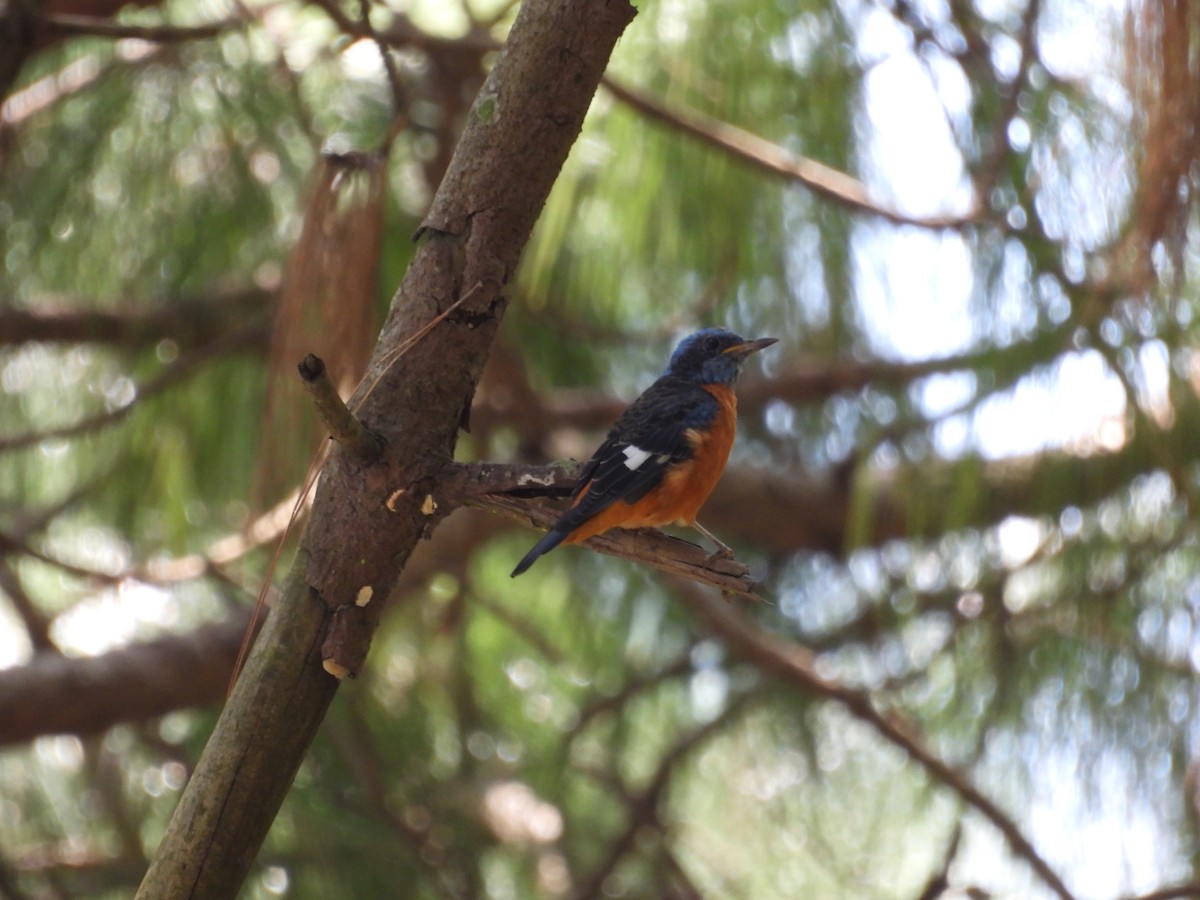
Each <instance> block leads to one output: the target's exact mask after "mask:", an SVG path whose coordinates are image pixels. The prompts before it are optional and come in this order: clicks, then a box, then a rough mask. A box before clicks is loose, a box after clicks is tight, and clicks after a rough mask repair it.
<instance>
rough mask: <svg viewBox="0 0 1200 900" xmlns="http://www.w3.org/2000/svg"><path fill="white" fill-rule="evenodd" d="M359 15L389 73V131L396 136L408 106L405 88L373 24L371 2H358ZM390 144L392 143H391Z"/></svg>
mask: <svg viewBox="0 0 1200 900" xmlns="http://www.w3.org/2000/svg"><path fill="white" fill-rule="evenodd" d="M358 10H359V15H360V16H361V17H362V27H363V29H364V30H365V31H366V33H367V34H368V35H370V37H371V40H372V41H374V42H375V46H376V47H378V48H379V56H380V58H381V59H382V60H383V69H384V71H385V72H386V73H387V78H388V86H389V87H390V88H391V90H392V120H393V126H392V128H391V129H390V130H389V134H392V135H394V134H396V133H397V132H398V129H397V127H396V124H395V123H397V122H400V121H402V120H403V119H404V118H406V117H405V114H404V108H405V106H406V105H407V104H406V102H405V97H404V88H403V86H402V85H401V84H400V73H399V72H398V71H397V70H396V61H395V60H394V59H392V51H391V48H390V47H388V45H387V42H386V41H385V40H384V39H383V37H382V36H381V35H380V34H379V32H378V31H376V30H375V26H374V25H372V24H371V0H358ZM389 144H390V141H389Z"/></svg>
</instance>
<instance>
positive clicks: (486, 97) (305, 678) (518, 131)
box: [138, 0, 634, 900]
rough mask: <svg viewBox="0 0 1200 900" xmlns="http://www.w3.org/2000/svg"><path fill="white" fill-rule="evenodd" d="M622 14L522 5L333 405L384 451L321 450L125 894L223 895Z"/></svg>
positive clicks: (484, 346)
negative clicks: (290, 545)
mask: <svg viewBox="0 0 1200 900" xmlns="http://www.w3.org/2000/svg"><path fill="white" fill-rule="evenodd" d="M633 15H634V10H633V9H632V8H631V7H630V6H629V5H628V4H626V3H624V2H620V0H609V2H606V3H594V2H588V3H581V2H575V3H561V2H557V0H526V2H525V3H524V4H523V5H522V7H521V10H520V12H519V13H518V15H517V19H516V22H515V23H514V24H513V27H512V30H511V32H510V35H509V40H508V43H507V45H506V47H505V49H504V51H503V52H502V53H501V54H500V56H499V58H498V59H497V61H496V63H495V66H494V68H493V69H492V71H491V74H490V75H489V76H488V78H487V80H486V82H485V83H484V86H483V88H482V89H481V91H480V94H479V97H478V99H477V100H476V102H475V105H474V107H473V108H472V112H471V114H470V116H469V117H468V121H467V125H466V130H465V131H464V133H463V136H462V138H461V140H460V141H459V144H458V147H457V149H456V151H455V154H454V158H453V160H452V161H451V165H450V168H449V170H448V171H447V174H446V177H445V179H444V180H443V182H442V185H441V187H440V188H439V189H438V192H437V194H436V196H435V197H434V200H433V205H432V208H431V210H430V212H429V215H428V216H427V218H426V220H425V223H424V225H423V227H422V234H423V235H424V237H423V239H422V241H421V243H420V246H419V247H418V248H417V250H416V253H415V255H414V257H413V261H412V263H411V265H410V266H409V269H408V271H407V273H406V274H405V277H404V281H403V283H402V284H401V286H400V289H399V291H398V292H397V294H396V296H395V298H394V299H393V301H392V307H391V311H390V314H389V316H388V320H387V323H386V324H385V326H384V329H383V333H382V334H381V336H380V341H379V344H378V345H377V347H376V350H375V353H374V356H373V358H372V360H371V362H370V364H369V365H368V369H367V375H366V377H365V379H364V382H363V385H362V386H361V387H360V389H359V391H358V392H356V394H355V396H354V397H353V398H352V399H351V402H350V404H349V406H350V408H351V409H352V410H353V411H354V413H355V415H356V416H357V417H358V418H359V419H360V420H361V421H362V422H363V423H364V425H366V426H367V427H368V428H370V429H371V430H372V431H373V432H375V433H377V434H380V435H381V436H382V437H383V438H384V439H385V441H386V446H385V451H384V455H383V457H382V458H381V460H380V461H379V462H378V463H376V464H375V465H373V466H370V467H368V468H366V469H363V468H362V467H361V466H358V465H355V464H353V462H352V461H351V460H349V459H348V458H347V457H346V455H345V454H344V453H342V452H341V451H340V450H339V449H337V448H335V449H334V451H333V452H332V453H331V455H330V459H329V461H328V462H327V463H326V465H325V467H324V469H323V472H322V478H321V482H320V484H319V485H318V487H317V493H316V498H315V500H314V504H313V512H312V517H311V519H310V522H309V526H308V528H307V530H306V533H305V535H304V538H303V539H302V542H301V548H300V550H299V551H298V553H297V555H296V560H295V562H294V564H293V567H292V571H291V574H290V576H289V578H288V580H287V583H286V585H285V587H284V591H283V596H282V597H281V599H280V600H279V601H278V602H277V603H276V604H275V606H274V607H273V609H272V612H271V615H270V616H269V618H268V620H267V623H266V625H265V626H264V630H263V634H262V636H261V637H260V639H259V640H258V641H257V642H256V644H255V648H254V651H253V652H252V653H251V655H250V658H249V660H248V662H247V664H246V669H245V671H244V673H243V675H242V677H241V678H240V679H239V681H238V683H237V685H236V687H235V688H234V692H233V695H232V696H231V698H230V701H229V703H228V705H227V706H226V708H225V710H224V712H223V713H222V715H221V718H220V720H219V721H218V723H217V727H216V730H215V731H214V732H213V735H212V737H211V738H210V740H209V743H208V746H207V747H206V748H205V751H204V754H203V756H202V757H201V759H200V763H199V765H198V766H197V768H196V771H195V773H194V774H193V776H192V779H191V781H190V782H189V783H188V786H187V788H186V790H185V791H184V794H183V797H182V798H181V799H180V802H179V806H178V807H177V808H176V810H175V814H174V815H173V816H172V818H171V822H170V824H169V825H168V827H167V831H166V834H165V836H164V837H163V841H162V844H161V845H160V847H159V849H158V852H157V854H156V855H155V858H154V861H153V862H152V863H151V865H150V869H149V871H148V872H147V873H146V877H145V879H144V880H143V882H142V885H141V888H140V889H139V892H138V897H141V898H143V900H150V898H153V900H157V898H160V897H171V898H173V900H175V898H179V900H182V898H186V897H225V896H233V895H234V894H236V893H237V890H238V887H239V886H240V885H241V883H242V881H243V880H244V878H245V875H246V873H247V872H248V871H249V869H250V866H251V864H252V863H253V861H254V858H255V856H256V855H257V854H258V850H259V848H260V846H261V845H262V841H263V838H264V837H265V836H266V833H267V830H268V829H269V827H270V825H271V822H272V820H273V819H274V817H275V814H276V812H277V811H278V809H279V805H280V804H281V803H282V801H283V798H284V796H285V794H286V793H287V791H288V789H289V787H290V785H291V782H292V779H293V777H294V776H295V773H296V770H297V769H298V767H299V765H300V762H301V760H302V759H303V756H304V753H305V751H306V749H307V747H308V745H309V743H310V742H311V740H312V738H313V736H314V734H315V733H316V730H317V728H318V727H319V726H320V723H321V721H322V719H323V717H324V715H325V711H326V709H327V708H328V706H329V703H330V702H331V701H332V699H333V696H334V693H335V691H336V687H337V685H338V684H339V682H338V681H337V680H336V679H334V678H330V677H329V675H327V674H326V673H325V671H324V670H323V669H322V666H321V647H322V644H323V642H324V641H325V640H326V637H327V635H328V633H329V630H330V628H331V627H332V625H333V622H334V618H335V615H336V616H337V617H338V618H339V619H342V620H348V621H349V622H351V623H352V625H353V627H354V628H356V629H357V635H358V638H359V640H360V644H359V648H358V649H359V651H360V652H361V654H364V655H365V653H366V649H367V647H368V646H369V642H370V637H371V635H372V634H373V632H374V629H375V627H376V626H377V624H378V621H379V616H380V614H381V612H382V608H383V606H384V602H383V601H384V600H385V599H386V598H387V597H388V596H389V594H390V593H391V592H392V590H393V589H394V587H395V584H396V582H397V579H398V578H399V576H400V573H401V572H402V570H403V569H404V566H405V564H406V562H407V560H408V558H409V555H410V554H411V553H412V550H413V548H414V547H415V546H416V544H417V542H418V541H419V540H420V539H421V537H422V536H425V535H427V534H428V532H429V531H430V530H432V529H433V528H434V527H435V526H436V525H437V524H438V522H439V521H440V520H441V518H442V517H443V516H444V515H445V512H444V511H442V512H439V511H438V509H437V506H436V504H433V505H431V503H432V498H431V489H432V488H433V487H434V486H435V485H436V483H437V474H438V472H439V471H440V470H441V469H442V467H443V466H444V465H445V461H446V460H447V459H450V458H452V456H453V451H454V445H455V442H456V439H457V435H458V429H459V425H460V423H461V422H462V421H463V419H464V417H465V412H466V410H468V409H469V407H470V398H471V395H472V393H473V392H474V388H475V385H476V384H477V383H478V380H479V376H480V373H481V371H482V368H483V363H484V361H485V360H486V359H487V355H488V350H489V348H490V345H491V342H492V340H493V338H494V336H495V334H496V331H497V329H498V328H499V324H500V320H501V318H502V316H503V313H504V308H505V300H504V298H503V297H502V296H501V294H500V289H501V287H502V285H503V284H504V283H506V282H507V280H508V278H509V277H510V276H511V274H512V273H513V272H514V271H515V270H516V266H517V263H518V261H519V259H520V255H521V250H522V249H523V247H524V244H525V242H526V240H527V239H528V237H529V233H530V231H531V229H532V227H533V224H534V221H535V220H536V219H537V216H538V214H539V213H540V211H541V209H542V206H543V205H544V204H545V201H546V197H547V195H548V194H549V191H550V188H551V186H552V185H553V183H554V180H555V178H556V177H557V174H558V171H559V169H560V168H561V166H562V164H563V162H564V161H565V159H566V156H567V153H568V151H569V150H570V148H571V146H572V144H573V143H574V141H575V139H576V137H577V136H578V134H579V131H580V128H581V127H582V124H583V118H584V115H585V113H586V112H587V108H588V105H589V104H590V101H591V99H592V96H593V94H594V92H595V90H596V86H597V85H598V84H599V80H600V76H601V74H602V72H603V70H604V67H605V66H606V65H607V63H608V58H609V55H610V54H611V52H612V49H613V46H614V45H615V43H616V41H617V38H618V37H619V36H620V35H621V33H622V32H623V30H624V28H625V26H626V25H627V24H628V22H629V21H630V20H631V19H632V18H633ZM472 285H483V286H484V287H483V289H481V290H478V291H476V290H475V289H474V288H470V286H472ZM468 288H470V290H469V291H468ZM468 293H471V294H472V296H471V297H470V302H463V301H464V300H465V299H466V296H467V294H468ZM456 303H461V306H460V307H459V308H457V309H455V310H454V311H453V314H451V315H449V316H445V315H444V314H445V313H446V312H448V310H449V308H450V307H451V306H453V305H454V304H456ZM443 316H444V321H440V323H439V324H437V326H436V327H434V328H433V329H432V330H429V331H427V332H425V333H424V336H423V337H421V338H420V339H419V340H418V339H416V336H418V335H420V334H422V332H423V330H424V329H426V328H427V326H428V325H429V324H430V323H432V322H435V321H438V320H439V318H440V317H443ZM372 600H374V602H372ZM364 601H365V602H364Z"/></svg>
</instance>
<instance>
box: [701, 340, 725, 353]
mask: <svg viewBox="0 0 1200 900" xmlns="http://www.w3.org/2000/svg"><path fill="white" fill-rule="evenodd" d="M720 346H721V342H720V341H718V340H717V339H716V338H715V337H710V338H709V339H708V340H706V341H705V342H704V349H705V350H707V351H708V352H709V353H716V352H717V348H718V347H720Z"/></svg>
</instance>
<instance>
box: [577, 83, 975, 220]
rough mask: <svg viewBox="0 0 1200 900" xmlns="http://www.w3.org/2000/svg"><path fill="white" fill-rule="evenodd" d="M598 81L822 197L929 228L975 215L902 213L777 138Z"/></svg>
mask: <svg viewBox="0 0 1200 900" xmlns="http://www.w3.org/2000/svg"><path fill="white" fill-rule="evenodd" d="M601 84H603V85H604V87H605V88H606V89H607V90H608V92H609V93H610V94H612V95H613V96H614V97H616V98H617V99H618V100H620V101H621V102H623V103H625V104H626V105H627V106H630V107H632V108H633V109H636V110H637V111H638V112H640V113H642V114H643V115H645V116H647V117H649V118H651V119H654V120H656V121H659V122H662V123H663V124H665V125H668V126H670V127H672V128H674V129H676V130H678V131H682V132H684V133H685V134H690V135H692V136H693V137H696V138H699V139H700V140H702V141H703V142H704V143H706V144H709V145H710V146H713V147H716V148H718V149H720V150H723V151H724V152H726V153H728V154H730V155H731V156H734V157H736V158H737V159H740V160H742V161H743V162H746V163H749V164H750V165H752V166H754V167H755V168H757V169H759V170H760V171H763V172H766V173H768V174H771V175H777V176H780V177H783V178H786V179H788V180H789V181H795V182H798V183H800V184H803V185H804V186H805V187H807V188H809V189H810V190H812V191H813V192H814V193H816V194H819V195H820V196H822V197H826V198H828V199H830V200H834V201H836V202H838V203H841V204H843V205H846V206H849V207H851V208H852V209H856V210H858V211H860V212H865V213H870V214H871V215H875V216H879V217H880V218H883V219H886V220H888V221H889V222H894V223H895V224H897V225H916V226H919V227H921V228H933V229H944V228H961V227H962V226H964V225H970V224H972V223H975V222H977V221H978V219H979V215H978V213H977V211H976V210H971V211H969V212H967V213H966V214H964V215H945V216H910V215H906V214H905V213H902V212H900V211H899V210H897V209H893V208H891V207H889V206H884V205H883V204H881V203H879V202H877V201H875V200H873V199H872V198H871V196H870V194H869V192H868V191H867V187H866V185H864V184H863V183H862V182H861V181H859V180H858V179H857V178H853V177H852V176H850V175H847V174H846V173H845V172H841V171H838V170H837V169H835V168H833V167H832V166H827V165H825V164H824V163H821V162H817V161H816V160H813V159H808V158H806V157H803V156H797V155H796V154H794V153H791V152H790V151H788V150H785V149H784V148H783V147H780V146H779V145H778V144H773V143H771V142H770V141H768V140H766V139H764V138H761V137H759V136H758V135H756V134H751V133H750V132H749V131H746V130H744V129H742V128H738V127H737V126H736V125H731V124H729V123H728V122H724V121H721V120H720V119H715V118H713V117H711V116H707V115H705V114H703V113H700V112H697V111H696V110H692V109H688V110H684V109H680V108H678V107H668V106H667V105H666V104H664V103H662V102H661V101H660V100H658V99H656V98H654V97H651V96H650V95H649V94H645V93H643V92H641V91H638V90H635V89H634V88H631V87H628V86H627V85H623V84H621V83H619V82H617V81H614V80H613V79H612V78H611V77H609V76H605V77H604V79H603V81H602V82H601Z"/></svg>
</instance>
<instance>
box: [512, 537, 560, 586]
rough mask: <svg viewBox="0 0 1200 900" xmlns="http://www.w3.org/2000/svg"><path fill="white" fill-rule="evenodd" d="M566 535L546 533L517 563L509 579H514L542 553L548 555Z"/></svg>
mask: <svg viewBox="0 0 1200 900" xmlns="http://www.w3.org/2000/svg"><path fill="white" fill-rule="evenodd" d="M566 536H567V533H566V532H565V531H547V532H546V534H545V536H544V537H543V538H542V539H541V540H540V541H538V542H537V543H536V544H534V545H533V549H532V550H530V551H529V552H528V553H526V554H525V558H524V559H522V560H521V561H520V562H519V563H517V567H516V568H515V569H513V570H512V575H510V576H509V577H510V578H516V577H517V576H518V575H520V574H521V573H522V572H524V571H525V570H526V569H528V568H529V567H530V566H532V565H533V564H534V563H535V562H537V558H538V557H539V556H541V555H542V554H543V553H549V552H550V551H551V550H553V549H554V548H555V547H557V546H558V545H559V544H561V543H562V542H563V540H564V539H565V538H566Z"/></svg>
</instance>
